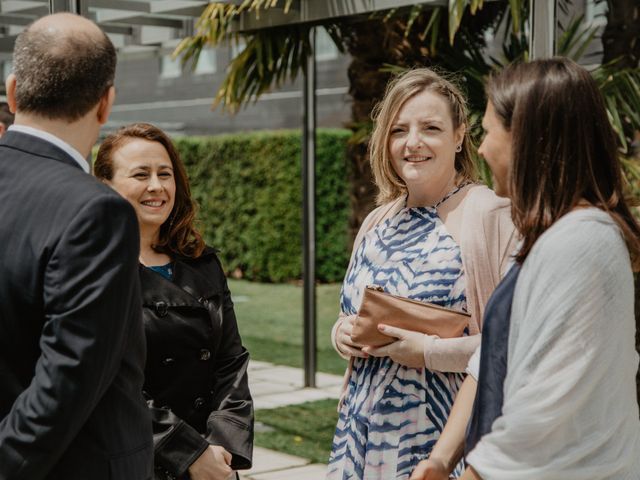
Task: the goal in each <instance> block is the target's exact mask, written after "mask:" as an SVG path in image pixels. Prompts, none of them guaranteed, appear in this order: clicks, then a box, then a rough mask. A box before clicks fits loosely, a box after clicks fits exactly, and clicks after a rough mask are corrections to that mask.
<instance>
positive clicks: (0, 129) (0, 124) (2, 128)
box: [0, 122, 7, 137]
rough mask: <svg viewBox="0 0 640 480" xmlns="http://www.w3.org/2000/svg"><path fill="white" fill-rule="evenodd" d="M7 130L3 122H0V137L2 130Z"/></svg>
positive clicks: (2, 133)
mask: <svg viewBox="0 0 640 480" xmlns="http://www.w3.org/2000/svg"><path fill="white" fill-rule="evenodd" d="M6 131H7V127H5V126H4V123H2V122H0V137H1V136H2V135H4V132H6Z"/></svg>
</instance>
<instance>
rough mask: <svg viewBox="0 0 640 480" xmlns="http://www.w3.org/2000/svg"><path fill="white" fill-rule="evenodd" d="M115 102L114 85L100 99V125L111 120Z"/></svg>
mask: <svg viewBox="0 0 640 480" xmlns="http://www.w3.org/2000/svg"><path fill="white" fill-rule="evenodd" d="M7 93H8V91H7ZM115 100H116V88H115V87H114V86H113V85H112V86H110V87H109V89H108V90H107V91H106V93H105V94H104V95H103V96H102V98H101V99H100V103H99V104H98V122H99V123H100V125H104V124H105V123H107V120H109V115H110V114H111V107H113V102H115Z"/></svg>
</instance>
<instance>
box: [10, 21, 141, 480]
mask: <svg viewBox="0 0 640 480" xmlns="http://www.w3.org/2000/svg"><path fill="white" fill-rule="evenodd" d="M115 63H116V54H115V50H114V48H113V45H112V44H111V42H110V41H109V39H108V38H107V36H106V35H105V34H104V33H103V32H102V31H101V30H100V29H99V28H98V27H97V26H96V25H95V24H93V23H92V22H90V21H89V20H86V19H84V18H82V17H79V16H76V15H71V14H56V15H51V16H48V17H44V18H41V19H40V20H38V21H36V22H35V23H33V24H32V25H31V26H29V27H28V28H27V29H26V30H25V31H24V32H23V33H22V34H21V35H20V36H19V37H18V38H17V40H16V45H15V50H14V57H13V68H14V74H12V75H10V76H9V77H8V79H7V100H8V103H9V106H10V107H11V110H12V111H14V112H15V113H16V117H15V123H14V125H13V126H12V127H11V128H10V129H9V131H8V132H7V133H6V134H5V135H4V137H3V138H2V139H1V140H0V245H1V247H0V479H1V480H38V479H45V478H46V479H48V480H80V479H82V480H103V479H104V480H107V479H117V480H145V479H149V478H151V477H152V474H153V473H152V472H153V466H152V455H153V445H152V432H151V422H150V418H149V416H148V411H147V407H146V404H145V402H144V399H143V397H142V384H143V365H144V359H145V353H146V352H145V340H144V332H143V326H142V320H141V305H140V290H139V288H140V287H139V284H138V270H137V268H138V249H139V238H138V226H137V221H136V217H135V214H134V211H133V209H132V208H131V206H130V205H129V204H128V202H127V201H125V200H124V199H122V198H120V197H119V196H118V195H117V194H116V193H114V192H113V191H112V190H111V189H110V188H108V187H106V186H105V185H103V184H101V183H100V182H98V181H96V180H95V179H94V178H93V177H91V176H90V175H89V174H88V171H89V165H88V163H87V161H86V158H87V157H88V156H89V154H90V152H91V147H92V146H93V144H94V142H95V141H96V138H97V136H98V132H99V130H100V126H101V125H102V124H104V123H105V122H106V121H107V117H108V115H109V113H110V110H111V106H112V104H113V101H114V96H115V93H114V88H113V79H114V74H115ZM83 170H84V171H83Z"/></svg>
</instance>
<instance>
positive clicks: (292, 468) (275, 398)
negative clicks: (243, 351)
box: [240, 360, 342, 480]
mask: <svg viewBox="0 0 640 480" xmlns="http://www.w3.org/2000/svg"><path fill="white" fill-rule="evenodd" d="M316 383H317V386H318V388H304V387H303V384H304V372H303V370H302V369H299V368H293V367H283V366H281V365H274V364H272V363H267V362H257V361H253V360H252V361H251V363H250V364H249V386H250V388H251V394H252V396H253V401H254V404H255V408H256V410H258V409H260V410H262V409H267V408H276V407H283V406H285V405H295V404H298V403H305V402H311V401H314V400H323V399H327V398H334V399H336V400H337V399H338V397H339V395H340V389H341V387H342V376H338V375H329V374H326V373H318V374H317V376H316ZM256 428H260V425H256ZM326 469H327V466H326V465H323V464H311V463H310V462H309V460H307V459H306V458H300V457H294V456H293V455H287V454H286V453H281V452H276V451H273V450H267V449H266V448H260V447H255V448H254V449H253V468H252V469H251V470H245V471H242V472H240V478H241V479H242V480H294V479H295V480H324V478H325V475H326Z"/></svg>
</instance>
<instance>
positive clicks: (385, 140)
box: [369, 68, 477, 205]
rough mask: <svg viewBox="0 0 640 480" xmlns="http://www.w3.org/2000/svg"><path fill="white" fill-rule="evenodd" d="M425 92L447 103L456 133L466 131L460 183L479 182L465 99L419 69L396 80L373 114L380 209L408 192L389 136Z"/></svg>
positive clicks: (374, 168)
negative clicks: (404, 112)
mask: <svg viewBox="0 0 640 480" xmlns="http://www.w3.org/2000/svg"><path fill="white" fill-rule="evenodd" d="M424 91H429V92H433V93H435V94H438V95H440V96H441V97H442V98H444V99H445V100H446V101H447V103H448V104H449V108H450V112H451V119H452V120H453V128H454V130H457V129H458V127H460V125H465V126H466V127H467V128H466V129H465V134H464V138H463V140H462V151H460V152H457V153H456V158H455V169H456V171H457V172H458V179H459V181H460V180H471V181H475V180H476V178H477V169H476V164H475V162H474V160H473V156H472V152H473V144H472V141H471V137H470V135H469V125H468V114H467V101H466V99H465V97H464V95H462V92H461V91H460V89H459V88H458V87H456V86H455V85H454V84H453V83H452V82H451V81H449V80H447V79H445V78H443V77H442V76H441V75H439V74H437V73H436V72H434V71H433V70H431V69H429V68H416V69H413V70H409V71H407V72H405V73H403V74H401V75H398V76H397V77H395V78H393V79H392V80H391V81H390V82H389V84H388V85H387V88H386V91H385V95H384V98H383V99H382V101H381V102H380V103H379V104H378V105H376V107H375V108H374V110H373V115H372V117H373V121H374V128H373V132H372V134H371V140H370V141H369V161H370V163H371V170H372V171H373V177H374V180H375V183H376V185H377V187H378V190H379V191H378V195H377V197H376V203H377V204H378V205H382V204H384V203H387V202H390V201H392V200H395V199H396V198H398V197H400V196H401V195H403V194H405V193H406V192H407V187H406V185H405V183H404V181H403V180H402V179H401V178H400V177H399V176H398V174H397V173H396V172H395V170H394V169H393V166H392V164H391V157H390V154H389V136H390V133H391V127H392V125H393V122H394V120H395V118H396V117H397V115H398V112H399V111H400V109H401V108H402V106H403V105H404V104H405V102H406V101H407V100H409V99H410V98H412V97H414V96H415V95H418V94H419V93H422V92H424Z"/></svg>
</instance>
